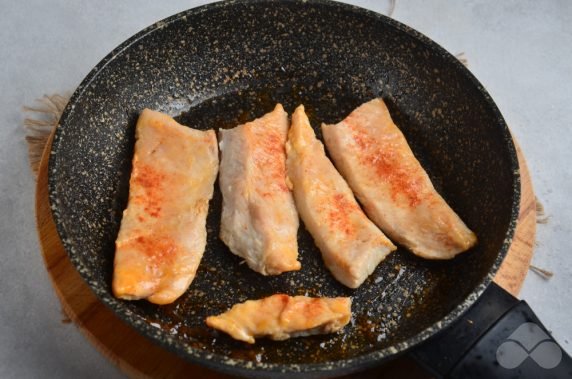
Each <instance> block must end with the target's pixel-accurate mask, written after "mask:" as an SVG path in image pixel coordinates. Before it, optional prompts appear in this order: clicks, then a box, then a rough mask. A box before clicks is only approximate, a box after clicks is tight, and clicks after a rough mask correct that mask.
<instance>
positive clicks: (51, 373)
mask: <svg viewBox="0 0 572 379" xmlns="http://www.w3.org/2000/svg"><path fill="white" fill-rule="evenodd" d="M202 3H205V2H200V1H168V2H164V3H163V4H159V3H158V2H151V1H146V2H136V1H125V2H121V3H116V2H112V1H100V2H87V1H83V2H68V1H65V0H61V1H53V0H52V1H39V0H34V1H27V2H7V1H3V2H2V5H3V6H2V9H3V11H2V13H1V14H0V25H2V27H3V31H2V34H1V36H0V51H1V52H2V53H0V57H1V62H2V64H1V65H0V85H1V87H2V89H3V91H2V94H1V95H0V96H1V101H0V107H1V108H2V109H1V112H0V117H1V118H2V120H1V122H0V128H2V130H1V132H2V134H3V138H2V139H1V140H0V214H2V217H1V219H0V241H1V242H2V254H3V256H2V263H1V265H0V296H1V301H2V307H0V337H1V338H0V377H1V378H12V377H14V378H15V377H18V378H36V377H59V378H72V377H80V376H81V377H109V378H111V377H121V374H120V373H119V372H118V371H117V370H116V369H115V368H114V367H113V365H112V364H111V363H110V362H108V361H106V360H105V358H103V357H102V356H101V355H99V353H97V352H96V351H95V349H94V348H92V347H91V345H90V344H89V342H87V340H86V339H85V338H84V337H83V336H82V335H81V334H80V333H79V332H78V331H77V329H76V328H75V327H74V326H72V325H69V324H62V323H61V318H62V315H61V313H60V306H59V304H58V302H57V299H56V297H55V294H54V293H53V290H52V288H51V286H50V283H49V280H48V277H47V275H46V272H45V269H44V266H43V262H42V259H41V256H40V254H39V251H38V243H37V238H36V235H35V225H34V217H33V210H34V208H33V193H34V182H33V179H32V177H31V175H30V171H29V169H28V164H27V156H26V155H27V153H26V146H25V144H24V142H23V138H24V131H23V129H22V127H21V123H22V118H23V116H22V114H21V111H20V107H21V106H22V105H23V104H31V103H32V102H33V100H34V99H35V98H37V97H39V96H41V95H42V94H44V93H52V92H64V91H68V90H73V88H75V86H77V84H79V82H80V81H81V79H82V78H83V77H84V76H85V75H86V74H87V73H88V72H89V70H90V69H91V68H92V67H93V66H94V65H95V64H96V63H97V62H98V61H99V60H100V59H101V58H103V57H104V55H105V54H106V53H107V52H109V51H110V50H111V49H112V48H114V47H115V46H116V45H118V44H119V43H120V42H122V41H123V40H125V39H126V38H128V37H129V36H131V35H132V34H133V33H135V32H137V31H138V30H140V29H142V28H143V27H145V26H147V25H149V24H151V23H152V22H154V21H157V20H158V19H161V18H163V17H166V16H169V15H171V14H173V13H176V12H178V11H180V10H183V9H186V8H190V7H193V6H196V5H199V4H202ZM352 3H355V4H357V5H361V6H364V7H366V8H370V9H373V10H377V11H380V12H384V11H385V10H386V9H387V3H386V2H375V1H353V2H352ZM394 17H395V18H396V19H397V20H399V21H402V22H404V23H406V24H408V25H409V26H412V27H413V28H416V29H417V30H419V31H421V32H422V33H424V34H426V35H428V36H429V37H430V38H432V39H434V40H435V41H437V42H438V43H440V44H441V45H443V46H444V47H445V48H446V49H448V50H449V51H451V52H453V53H457V52H460V51H464V52H465V53H466V55H467V57H468V59H469V63H470V69H471V70H472V72H473V73H474V74H475V75H476V76H477V78H478V79H479V80H480V81H481V82H482V83H483V84H484V85H485V86H486V87H487V88H488V90H489V92H490V93H491V95H492V96H493V98H494V99H495V101H496V102H497V104H498V106H499V108H500V109H501V111H502V112H503V114H504V116H505V118H506V120H507V122H508V123H509V124H510V125H511V127H512V130H513V132H514V134H515V135H516V137H517V139H518V141H519V142H520V144H521V146H522V148H523V150H524V152H525V154H526V156H527V158H528V164H529V166H530V169H531V173H532V177H533V181H534V185H535V190H536V193H537V195H538V197H539V198H540V199H541V201H542V202H543V203H544V205H545V208H546V211H547V213H548V215H550V220H549V222H548V224H546V225H539V227H538V241H539V245H538V247H537V249H536V254H535V257H534V263H535V264H536V265H537V266H540V267H543V268H546V269H549V270H551V271H553V272H554V273H555V276H554V277H553V278H552V279H551V280H549V281H545V280H543V279H541V278H540V277H538V276H537V275H535V274H534V273H530V274H529V275H528V277H527V279H526V282H525V286H524V289H523V291H522V294H521V295H522V297H523V298H524V299H526V300H527V301H528V302H529V303H530V304H531V306H532V308H533V309H534V310H535V311H536V312H537V314H538V315H539V317H540V319H542V320H543V321H544V323H545V324H546V326H547V327H548V328H549V329H550V330H552V331H553V333H554V334H555V337H556V339H557V340H558V341H559V342H560V343H561V344H562V345H563V346H564V347H565V349H567V350H568V351H570V350H572V349H571V347H570V342H571V341H572V325H570V323H569V322H568V321H569V315H568V313H567V308H569V307H568V305H569V304H570V302H571V300H572V297H571V295H570V292H569V287H570V284H571V279H570V278H571V273H572V257H571V255H570V254H569V252H568V250H567V247H568V246H567V245H568V243H567V242H568V240H567V237H568V236H569V235H570V232H571V229H572V228H571V226H570V225H572V206H571V205H570V204H569V203H568V202H567V200H568V197H567V195H568V194H569V193H570V192H571V191H572V170H570V169H569V166H568V160H570V159H571V158H572V152H571V151H570V150H569V147H570V146H572V135H571V134H570V133H569V130H570V122H571V121H572V119H571V116H570V115H571V114H572V105H571V104H572V91H571V90H570V88H569V83H570V82H571V81H572V52H571V50H570V49H569V48H568V47H569V46H571V45H572V3H570V2H568V1H565V0H561V1H550V2H537V1H532V0H527V1H516V0H514V1H505V2H502V3H497V2H493V1H466V2H464V3H463V4H460V3H459V2H447V1H444V0H442V1H437V0H433V1H425V2H424V1H420V0H415V1H413V0H408V1H398V4H397V7H396V11H395V14H394Z"/></svg>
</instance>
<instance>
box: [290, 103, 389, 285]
mask: <svg viewBox="0 0 572 379" xmlns="http://www.w3.org/2000/svg"><path fill="white" fill-rule="evenodd" d="M286 153H287V170H288V178H289V180H290V183H291V185H292V186H293V192H294V199H295V202H296V206H297V209H298V212H299V213H300V217H301V218H302V220H303V221H304V225H305V226H306V228H307V229H308V231H309V232H310V234H311V235H312V237H313V238H314V241H315V243H316V245H317V246H318V248H319V249H320V251H321V252H322V257H323V259H324V262H325V264H326V266H327V267H328V269H329V270H330V271H331V272H332V274H333V275H334V277H335V278H336V279H337V280H339V281H340V282H341V283H343V284H344V285H346V286H348V287H350V288H357V287H359V286H360V285H361V284H362V283H363V282H364V281H365V280H366V279H367V277H368V276H369V275H370V274H371V273H372V272H373V271H374V270H375V268H376V267H377V265H378V264H379V263H380V262H381V261H382V260H383V259H385V257H386V256H387V255H388V254H389V253H391V252H392V251H393V250H395V246H394V245H393V243H391V241H390V240H389V239H387V237H385V235H384V234H383V233H382V232H381V231H380V230H379V229H378V228H377V226H375V224H374V223H373V222H371V221H370V220H369V219H368V218H367V216H366V215H365V214H364V213H363V211H362V210H361V208H360V207H359V205H358V203H357V201H356V200H355V198H354V196H353V193H352V191H351V190H350V188H349V186H348V184H347V183H346V182H345V180H344V179H343V178H342V176H341V175H340V174H339V173H338V171H337V170H336V168H335V167H334V165H333V164H332V162H331V161H330V160H329V159H328V157H327V156H326V153H325V151H324V146H323V145H322V143H321V142H320V141H319V140H318V139H317V138H316V135H315V134H314V130H313V129H312V127H311V126H310V122H309V120H308V117H307V116H306V113H305V112H304V107H303V106H299V107H298V108H297V109H296V111H295V112H294V114H293V115H292V126H291V128H290V132H289V134H288V142H287V144H286Z"/></svg>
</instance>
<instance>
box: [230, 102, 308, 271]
mask: <svg viewBox="0 0 572 379" xmlns="http://www.w3.org/2000/svg"><path fill="white" fill-rule="evenodd" d="M287 133H288V115H287V113H286V112H285V111H284V109H283V108H282V106H281V105H280V104H278V105H276V108H275V109H274V111H272V112H270V113H268V114H266V115H264V116H263V117H261V118H259V119H256V120H254V121H252V122H248V123H246V124H243V125H239V126H237V127H235V128H233V129H221V130H220V131H219V136H220V150H221V153H222V157H221V165H220V176H219V183H220V189H221V192H222V195H223V205H222V218H221V231H220V238H221V239H222V240H223V241H224V243H225V244H226V245H227V246H228V247H229V249H230V251H231V252H233V253H234V254H236V255H238V256H240V257H242V258H244V260H245V261H246V263H247V264H248V266H249V267H250V268H251V269H253V270H255V271H257V272H259V273H261V274H263V275H277V274H280V273H282V272H285V271H294V270H299V269H300V262H298V260H297V259H298V242H297V231H298V225H299V221H298V213H297V212H296V207H295V205H294V198H293V197H292V193H291V191H290V189H289V188H288V186H287V185H286V153H285V151H284V144H285V143H286V137H287Z"/></svg>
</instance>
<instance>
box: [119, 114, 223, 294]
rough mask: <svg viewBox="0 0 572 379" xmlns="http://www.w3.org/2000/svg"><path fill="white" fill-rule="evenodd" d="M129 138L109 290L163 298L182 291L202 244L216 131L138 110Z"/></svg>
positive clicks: (215, 154)
mask: <svg viewBox="0 0 572 379" xmlns="http://www.w3.org/2000/svg"><path fill="white" fill-rule="evenodd" d="M135 138H136V142H135V153H134V156H133V170H132V173H131V179H130V181H129V200H128V205H127V209H125V211H124V212H123V218H122V220H121V227H120V230H119V235H118V237H117V240H116V242H115V246H116V251H115V261H114V272H113V283H112V289H113V293H114V294H115V296H116V297H118V298H122V299H127V300H136V299H147V300H148V301H150V302H152V303H156V304H167V303H171V302H173V301H175V300H176V299H177V298H178V297H179V296H181V295H182V294H183V293H184V292H185V291H186V290H187V288H188V287H189V285H190V284H191V282H192V280H193V279H194V277H195V273H196V271H197V267H198V265H199V263H200V261H201V258H202V256H203V252H204V250H205V245H206V235H207V232H206V226H205V223H206V216H207V211H208V206H209V204H208V203H209V200H210V199H211V198H212V195H213V187H214V181H215V179H216V175H217V172H218V148H217V141H216V134H215V133H214V131H213V130H208V131H200V130H195V129H191V128H188V127H185V126H182V125H180V124H178V123H177V122H176V121H175V120H173V119H172V118H171V117H169V116H167V115H165V114H162V113H159V112H154V111H151V110H149V109H145V110H143V112H142V113H141V115H140V116H139V119H138V121H137V126H136V129H135Z"/></svg>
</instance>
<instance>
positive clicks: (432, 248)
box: [322, 99, 477, 259]
mask: <svg viewBox="0 0 572 379" xmlns="http://www.w3.org/2000/svg"><path fill="white" fill-rule="evenodd" d="M322 134H323V136H324V141H325V144H326V147H327V148H328V152H329V153H330V156H331V157H332V160H333V161H334V163H335V165H336V167H337V168H338V170H339V171H340V173H341V174H342V176H343V177H344V178H345V179H346V180H347V182H348V184H349V185H350V187H351V189H352V190H353V192H354V194H355V195H356V197H357V198H358V199H359V201H360V203H361V204H362V206H363V208H364V210H365V212H366V214H367V215H368V216H369V217H370V218H371V219H372V220H373V222H375V224H376V225H377V226H379V227H380V228H381V230H383V231H384V232H385V233H386V234H387V235H388V236H389V238H391V239H392V240H394V241H396V242H398V243H400V244H402V245H404V246H405V247H407V248H408V249H409V250H411V251H412V252H413V253H414V254H416V255H418V256H420V257H423V258H427V259H450V258H453V257H454V256H456V255H457V254H460V253H462V252H464V251H466V250H468V249H469V248H471V247H472V246H474V245H475V244H476V242H477V238H476V236H475V234H474V233H473V232H472V231H471V230H470V229H469V228H468V227H467V226H466V225H465V224H464V223H463V221H462V220H461V219H460V218H459V216H458V215H457V214H456V213H455V212H454V211H453V210H452V209H451V207H449V205H448V204H447V203H446V202H445V200H444V199H443V198H442V197H441V195H439V193H438V192H437V191H436V190H435V188H434V187H433V184H432V183H431V180H430V179H429V176H428V175H427V173H426V172H425V170H424V169H423V167H421V164H420V163H419V161H418V160H417V159H416V158H415V156H414V155H413V152H412V151H411V148H410V147H409V145H408V144H407V141H406V140H405V137H404V136H403V134H402V133H401V131H400V130H399V128H398V127H397V126H396V125H395V124H394V123H393V120H392V119H391V116H390V114H389V110H388V109H387V106H386V105H385V103H384V102H383V100H381V99H374V100H371V101H369V102H367V103H365V104H363V105H361V106H360V107H358V108H357V109H355V110H354V111H353V112H352V113H351V114H350V115H349V116H348V117H347V118H346V119H344V120H343V121H341V122H340V123H338V124H336V125H322Z"/></svg>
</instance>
